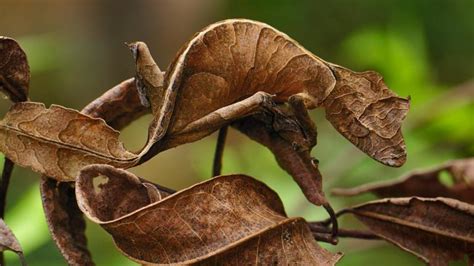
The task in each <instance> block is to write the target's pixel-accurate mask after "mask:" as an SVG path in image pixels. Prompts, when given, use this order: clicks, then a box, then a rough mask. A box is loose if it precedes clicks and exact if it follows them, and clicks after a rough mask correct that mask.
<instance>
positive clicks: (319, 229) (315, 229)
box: [308, 222, 380, 243]
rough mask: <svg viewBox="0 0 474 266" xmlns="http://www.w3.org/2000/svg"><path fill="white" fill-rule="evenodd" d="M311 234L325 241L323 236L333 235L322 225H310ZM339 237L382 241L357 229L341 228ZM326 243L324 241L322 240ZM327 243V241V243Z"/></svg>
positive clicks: (370, 233)
mask: <svg viewBox="0 0 474 266" xmlns="http://www.w3.org/2000/svg"><path fill="white" fill-rule="evenodd" d="M308 225H309V228H310V229H311V232H312V233H313V235H314V234H317V236H318V237H320V238H322V239H324V238H325V237H321V235H322V234H323V235H329V234H332V229H331V228H328V227H326V226H323V225H321V224H320V223H317V222H316V223H311V222H310V223H308ZM337 236H338V237H350V238H358V239H368V240H377V239H380V237H379V236H377V235H375V234H373V233H372V232H369V231H364V230H355V229H344V228H339V230H338V234H337ZM321 241H324V240H321ZM325 242H326V241H325ZM329 243H331V242H329Z"/></svg>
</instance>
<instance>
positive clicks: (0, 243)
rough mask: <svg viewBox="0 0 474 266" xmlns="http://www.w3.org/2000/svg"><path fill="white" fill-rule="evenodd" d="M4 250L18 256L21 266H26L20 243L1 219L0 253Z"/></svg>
mask: <svg viewBox="0 0 474 266" xmlns="http://www.w3.org/2000/svg"><path fill="white" fill-rule="evenodd" d="M4 250H11V251H13V252H15V253H16V254H18V257H19V258H20V261H21V264H22V265H23V266H25V265H26V262H25V258H24V256H23V250H22V249H21V246H20V243H18V240H17V239H16V237H15V235H13V233H12V231H11V230H10V228H8V226H7V225H6V224H5V222H4V221H3V219H0V251H4Z"/></svg>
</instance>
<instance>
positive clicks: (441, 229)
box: [346, 197, 474, 265]
mask: <svg viewBox="0 0 474 266" xmlns="http://www.w3.org/2000/svg"><path fill="white" fill-rule="evenodd" d="M346 211H348V212H351V213H353V214H354V215H355V216H356V217H357V219H359V220H360V221H361V222H362V223H364V224H365V225H366V226H368V227H369V229H370V230H371V231H372V232H373V233H374V234H376V235H378V236H380V237H381V238H383V239H385V240H387V241H389V242H391V243H393V244H394V245H396V246H398V247H400V248H402V249H403V250H406V251H408V252H410V253H413V254H414V255H416V256H417V257H419V258H420V259H422V260H423V261H425V262H426V263H429V264H430V265H448V263H449V262H450V261H452V260H462V259H464V256H465V255H468V256H471V259H472V256H473V254H474V232H473V230H472V229H473V228H474V206H473V205H470V204H467V203H464V202H460V201H457V200H454V199H447V198H435V199H433V198H418V197H413V198H389V199H382V200H377V201H371V202H368V203H365V204H362V205H359V206H356V207H353V208H350V209H348V210H346Z"/></svg>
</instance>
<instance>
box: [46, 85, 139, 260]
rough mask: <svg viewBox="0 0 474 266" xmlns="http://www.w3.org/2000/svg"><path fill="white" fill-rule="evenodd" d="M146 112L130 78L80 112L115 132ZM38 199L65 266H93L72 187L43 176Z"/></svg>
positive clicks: (82, 221)
mask: <svg viewBox="0 0 474 266" xmlns="http://www.w3.org/2000/svg"><path fill="white" fill-rule="evenodd" d="M147 111H148V109H147V108H145V107H143V106H142V105H141V104H140V101H139V97H138V92H137V89H136V87H135V81H134V79H128V80H125V81H123V82H121V83H120V84H118V85H117V86H114V87H113V88H111V89H110V90H108V91H107V92H106V93H104V94H103V95H102V96H100V97H99V98H97V99H95V100H94V101H92V102H91V103H90V104H88V105H87V106H86V107H85V108H84V109H83V110H82V113H84V114H87V115H90V116H92V117H98V118H102V119H104V120H105V121H106V122H107V124H108V125H110V126H112V127H113V128H114V129H116V130H120V129H122V128H123V127H125V126H127V125H128V124H129V123H130V122H132V121H133V120H135V119H136V118H138V117H139V116H140V115H143V114H144V113H146V112H147ZM40 188H41V197H42V202H43V208H44V212H45V216H46V221H47V223H48V227H49V230H50V233H51V236H52V237H53V240H54V242H55V243H56V246H57V247H58V248H59V250H60V252H61V254H62V255H63V257H64V258H65V259H66V262H67V263H68V265H94V262H93V261H92V257H91V254H90V252H89V250H88V249H87V240H86V236H85V229H86V228H85V221H84V217H83V215H82V212H81V210H80V209H79V207H78V206H77V203H76V195H75V193H74V188H73V187H72V186H71V185H70V184H69V183H60V182H58V181H56V180H54V179H51V178H49V177H46V176H43V178H42V179H41V186H40Z"/></svg>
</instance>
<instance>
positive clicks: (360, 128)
mask: <svg viewBox="0 0 474 266" xmlns="http://www.w3.org/2000/svg"><path fill="white" fill-rule="evenodd" d="M332 69H333V73H334V76H335V78H336V86H335V87H334V89H333V90H332V91H331V93H330V95H329V96H328V97H327V98H326V99H325V102H324V103H323V105H324V106H325V108H326V117H327V118H328V120H329V121H330V122H331V124H333V126H334V127H335V128H336V129H337V130H338V131H339V132H340V133H341V134H342V135H343V136H344V137H346V138H347V139H348V140H349V141H351V142H352V143H353V144H354V145H355V146H357V147H358V148H359V149H361V150H362V151H363V152H365V153H366V154H367V155H369V156H370V157H372V158H373V159H375V160H377V161H379V162H381V163H383V164H385V165H388V166H392V167H399V166H401V165H403V164H404V163H405V161H406V147H405V142H404V139H403V135H402V132H401V125H402V122H403V120H404V119H405V117H406V115H407V112H408V109H409V105H410V100H409V98H408V99H405V98H402V97H399V96H398V95H396V94H395V93H394V92H393V91H391V90H390V89H389V88H388V87H387V85H386V84H385V82H384V80H383V78H382V76H381V75H380V74H379V73H377V72H375V71H365V72H354V71H351V70H349V69H346V68H343V67H340V66H335V65H334V66H332Z"/></svg>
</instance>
